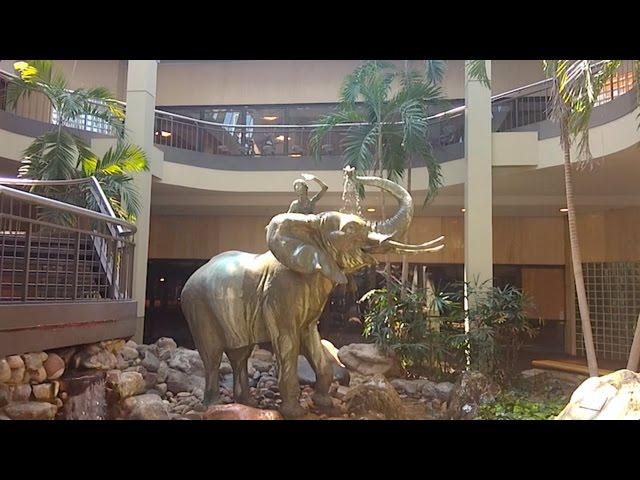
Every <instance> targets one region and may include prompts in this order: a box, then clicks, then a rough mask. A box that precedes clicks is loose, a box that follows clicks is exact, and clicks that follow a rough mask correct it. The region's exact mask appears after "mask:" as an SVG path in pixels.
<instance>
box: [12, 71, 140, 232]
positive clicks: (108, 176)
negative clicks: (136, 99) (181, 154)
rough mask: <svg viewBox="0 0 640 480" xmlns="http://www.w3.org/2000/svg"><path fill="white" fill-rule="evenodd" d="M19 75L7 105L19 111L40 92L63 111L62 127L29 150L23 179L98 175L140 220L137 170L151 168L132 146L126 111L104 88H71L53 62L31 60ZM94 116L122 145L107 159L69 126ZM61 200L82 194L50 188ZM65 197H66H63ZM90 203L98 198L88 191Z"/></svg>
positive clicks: (127, 214) (120, 207)
mask: <svg viewBox="0 0 640 480" xmlns="http://www.w3.org/2000/svg"><path fill="white" fill-rule="evenodd" d="M14 68H15V69H16V71H17V73H18V77H17V78H15V79H14V80H12V82H11V83H10V84H9V88H8V91H7V105H8V106H9V107H11V108H14V107H15V106H16V105H17V103H18V101H19V100H20V99H22V98H28V97H29V96H30V95H31V94H33V93H40V94H42V95H44V97H45V98H46V99H47V100H48V101H49V103H50V104H51V107H52V108H53V109H54V110H55V112H56V113H57V125H55V126H54V127H53V128H52V129H51V130H50V131H48V132H46V133H44V134H42V135H40V136H39V137H37V138H36V139H34V141H33V142H32V144H31V145H30V146H29V147H28V148H27V149H26V150H25V152H24V159H23V161H22V165H21V166H20V168H19V170H18V175H19V176H21V177H24V178H32V179H38V180H66V179H73V178H82V177H89V176H92V175H95V176H96V178H97V179H98V181H99V182H100V185H101V186H102V188H103V189H104V190H105V193H106V194H107V196H108V198H109V199H110V201H111V203H112V206H113V208H114V211H115V212H116V213H117V214H118V215H119V216H121V217H123V218H127V219H129V220H133V219H135V215H136V214H137V212H138V211H139V207H140V202H139V200H138V196H137V191H136V189H135V187H134V185H133V181H132V177H131V176H130V174H131V173H133V172H139V171H143V170H148V169H149V167H148V164H147V160H146V156H145V154H144V152H143V151H142V150H141V149H140V148H139V147H136V146H133V145H127V144H126V143H124V141H125V130H124V109H123V107H122V105H121V104H120V103H119V102H117V101H116V100H113V95H112V94H111V92H109V90H107V89H106V88H103V87H95V88H90V89H82V88H80V89H77V90H70V89H69V88H68V86H69V84H68V81H67V80H66V79H65V77H64V75H62V73H60V72H59V71H57V70H55V69H54V67H53V62H51V61H50V60H29V61H26V62H17V63H16V64H15V65H14ZM85 117H93V118H94V119H96V120H98V121H101V122H102V123H103V124H104V125H105V126H106V127H107V128H108V129H109V130H111V132H112V133H113V134H114V135H115V136H116V138H117V141H118V144H117V146H116V147H115V149H113V148H111V149H109V151H108V152H107V153H106V154H105V155H104V156H103V157H102V158H101V159H99V158H97V157H96V155H95V154H94V153H93V152H92V151H91V150H90V147H89V145H88V144H87V143H86V141H85V140H84V139H83V138H82V137H80V136H78V135H76V134H75V133H74V131H73V130H72V129H71V128H69V126H71V125H73V123H74V122H77V121H78V120H80V119H82V118H85ZM48 192H49V193H51V194H53V195H54V196H56V197H58V198H59V199H62V200H66V201H70V202H74V203H75V202H76V201H78V200H79V196H78V194H77V192H76V193H72V192H69V191H60V190H57V191H56V190H54V189H52V188H49V189H48ZM60 197H62V198H60ZM82 197H83V198H84V199H85V201H86V202H89V203H91V202H92V201H93V200H92V199H90V197H89V196H88V195H86V191H85V192H83V193H82ZM88 206H89V207H91V205H88Z"/></svg>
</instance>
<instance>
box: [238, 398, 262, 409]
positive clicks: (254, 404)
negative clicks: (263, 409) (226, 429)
mask: <svg viewBox="0 0 640 480" xmlns="http://www.w3.org/2000/svg"><path fill="white" fill-rule="evenodd" d="M238 403H241V404H242V405H246V406H248V407H253V408H257V407H258V401H257V400H256V399H255V398H253V397H247V398H240V399H238Z"/></svg>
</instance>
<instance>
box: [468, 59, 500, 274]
mask: <svg viewBox="0 0 640 480" xmlns="http://www.w3.org/2000/svg"><path fill="white" fill-rule="evenodd" d="M485 63H486V68H487V76H488V77H489V79H491V60H485ZM465 70H466V65H465ZM465 103H466V110H465V116H464V127H465V142H464V149H465V160H466V167H467V177H466V181H465V184H464V206H465V213H464V278H465V282H470V283H471V284H472V285H473V284H474V283H475V281H476V280H477V281H478V285H480V284H482V283H483V282H484V281H487V280H491V279H492V278H493V227H492V220H493V208H492V177H491V163H492V152H491V89H490V88H487V87H486V86H485V85H483V84H482V83H481V82H480V81H479V80H472V79H469V77H468V74H466V73H465ZM487 284H489V282H488V283H487Z"/></svg>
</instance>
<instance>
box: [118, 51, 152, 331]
mask: <svg viewBox="0 0 640 480" xmlns="http://www.w3.org/2000/svg"><path fill="white" fill-rule="evenodd" d="M157 70H158V61H157V60H129V67H128V70H127V112H126V119H125V128H126V130H127V135H128V141H129V142H130V143H134V144H136V145H138V146H139V147H141V148H142V149H143V150H144V151H145V153H146V154H147V158H148V160H149V162H152V161H153V159H154V155H153V151H154V148H155V147H154V143H153V138H154V110H155V106H156V76H157ZM151 169H152V170H153V165H151ZM151 180H152V175H151V172H141V173H138V174H136V175H135V177H134V181H135V185H136V187H137V189H138V195H139V196H140V203H141V208H140V212H139V213H138V218H137V220H136V226H137V227H138V232H137V233H136V238H135V242H136V248H135V258H134V266H133V295H134V298H135V300H136V301H137V302H138V312H137V317H138V323H137V328H136V335H135V337H134V340H135V341H136V342H142V334H143V329H144V306H145V294H146V289H147V260H148V252H149V219H150V216H151Z"/></svg>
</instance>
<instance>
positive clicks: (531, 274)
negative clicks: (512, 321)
mask: <svg viewBox="0 0 640 480" xmlns="http://www.w3.org/2000/svg"><path fill="white" fill-rule="evenodd" d="M564 282H565V279H564V268H562V267H558V268H544V267H543V268H540V267H538V268H536V267H533V268H523V269H522V291H523V292H524V293H525V294H526V295H529V296H530V297H531V300H532V301H533V303H534V308H531V309H530V311H528V312H527V314H528V315H529V316H530V317H531V318H543V319H545V320H564V319H565V312H564V310H565V286H564Z"/></svg>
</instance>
